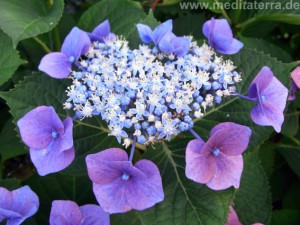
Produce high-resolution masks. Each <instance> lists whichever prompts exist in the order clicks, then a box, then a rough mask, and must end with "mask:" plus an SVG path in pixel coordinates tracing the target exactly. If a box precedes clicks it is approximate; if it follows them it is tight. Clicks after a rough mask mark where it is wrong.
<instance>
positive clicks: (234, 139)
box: [207, 122, 252, 156]
mask: <svg viewBox="0 0 300 225" xmlns="http://www.w3.org/2000/svg"><path fill="white" fill-rule="evenodd" d="M251 133H252V132H251V129H250V128H249V127H246V126H242V125H239V124H236V123H232V122H225V123H220V124H218V125H216V126H215V127H214V128H213V129H212V130H211V132H210V135H211V137H210V139H209V140H208V141H207V145H208V146H209V147H210V148H211V147H212V148H213V149H219V150H220V151H221V152H222V153H223V154H225V155H229V156H233V155H239V154H242V153H243V152H244V151H245V150H246V148H247V146H248V144H249V140H250V136H251ZM213 149H211V150H213Z"/></svg>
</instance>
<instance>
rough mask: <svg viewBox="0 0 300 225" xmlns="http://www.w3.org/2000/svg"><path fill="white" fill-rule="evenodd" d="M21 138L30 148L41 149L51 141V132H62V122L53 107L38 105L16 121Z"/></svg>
mask: <svg viewBox="0 0 300 225" xmlns="http://www.w3.org/2000/svg"><path fill="white" fill-rule="evenodd" d="M17 124H18V127H19V130H20V134H21V138H22V140H23V142H24V143H25V144H26V145H27V146H29V147H30V148H36V149H42V148H45V147H46V146H47V145H49V143H50V142H51V141H52V139H53V137H52V132H57V133H62V132H63V129H64V127H63V123H62V122H61V121H60V119H59V117H58V116H57V114H56V113H55V110H54V109H53V107H51V106H50V107H47V106H39V107H37V108H35V109H33V110H31V111H29V112H28V113H27V114H26V115H25V116H23V117H22V118H21V119H19V121H18V123H17Z"/></svg>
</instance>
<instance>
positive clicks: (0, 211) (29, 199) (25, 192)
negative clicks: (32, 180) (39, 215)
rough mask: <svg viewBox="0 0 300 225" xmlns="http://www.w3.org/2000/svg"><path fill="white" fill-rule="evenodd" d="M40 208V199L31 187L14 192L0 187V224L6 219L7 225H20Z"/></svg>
mask: <svg viewBox="0 0 300 225" xmlns="http://www.w3.org/2000/svg"><path fill="white" fill-rule="evenodd" d="M38 208H39V198H38V196H37V195H36V194H35V193H34V192H33V191H32V190H31V189H30V187H29V186H24V187H21V188H19V189H16V190H14V191H9V190H7V189H5V188H2V187H0V222H2V221H3V220H5V219H6V220H7V223H6V224H7V225H19V224H21V223H23V221H24V220H25V219H27V218H28V217H30V216H32V215H34V214H35V213H36V212H37V210H38Z"/></svg>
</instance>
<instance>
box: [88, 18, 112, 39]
mask: <svg viewBox="0 0 300 225" xmlns="http://www.w3.org/2000/svg"><path fill="white" fill-rule="evenodd" d="M92 33H93V34H94V35H96V36H99V37H106V36H108V35H109V34H110V25H109V21H108V20H105V21H104V22H102V23H100V24H99V25H98V26H97V27H96V28H95V29H94V30H93V32H92Z"/></svg>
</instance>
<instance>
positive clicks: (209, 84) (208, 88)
mask: <svg viewBox="0 0 300 225" xmlns="http://www.w3.org/2000/svg"><path fill="white" fill-rule="evenodd" d="M203 88H204V90H206V91H208V90H210V89H211V83H207V84H204V85H203Z"/></svg>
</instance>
